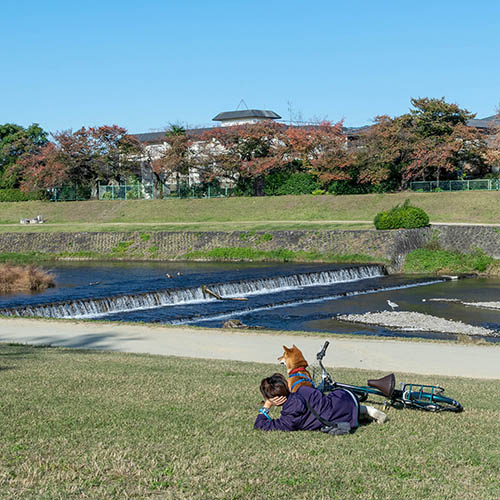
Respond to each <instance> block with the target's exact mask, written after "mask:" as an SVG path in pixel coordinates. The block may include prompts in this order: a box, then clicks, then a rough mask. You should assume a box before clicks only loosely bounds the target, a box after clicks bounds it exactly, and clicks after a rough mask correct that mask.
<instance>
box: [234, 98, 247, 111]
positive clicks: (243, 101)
mask: <svg viewBox="0 0 500 500" xmlns="http://www.w3.org/2000/svg"><path fill="white" fill-rule="evenodd" d="M242 104H244V105H245V108H247V109H248V106H247V103H246V102H245V99H240V102H239V104H238V107H237V108H236V111H238V109H240V106H241V105H242Z"/></svg>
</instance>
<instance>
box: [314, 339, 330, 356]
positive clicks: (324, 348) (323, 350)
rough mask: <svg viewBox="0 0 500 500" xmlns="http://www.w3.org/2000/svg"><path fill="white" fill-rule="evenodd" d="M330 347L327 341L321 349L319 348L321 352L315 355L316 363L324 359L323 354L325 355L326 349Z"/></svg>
mask: <svg viewBox="0 0 500 500" xmlns="http://www.w3.org/2000/svg"><path fill="white" fill-rule="evenodd" d="M329 345H330V342H328V340H327V341H326V342H325V343H324V344H323V347H322V348H321V351H319V352H318V354H316V359H317V360H318V361H321V360H322V359H323V358H324V357H325V354H326V349H327V348H328V346H329Z"/></svg>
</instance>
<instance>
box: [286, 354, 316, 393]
mask: <svg viewBox="0 0 500 500" xmlns="http://www.w3.org/2000/svg"><path fill="white" fill-rule="evenodd" d="M283 351H284V352H283V356H280V357H279V358H278V361H279V362H280V363H281V364H284V365H286V369H287V372H288V388H289V389H290V392H296V391H297V390H298V388H299V387H302V386H309V387H314V383H313V381H312V380H311V375H310V373H309V372H308V371H307V366H308V363H307V361H306V360H305V358H304V355H303V354H302V351H301V350H300V349H299V348H298V347H297V346H296V345H295V344H294V345H293V346H292V347H291V348H290V349H289V348H288V347H287V346H285V345H284V346H283Z"/></svg>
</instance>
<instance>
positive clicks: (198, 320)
mask: <svg viewBox="0 0 500 500" xmlns="http://www.w3.org/2000/svg"><path fill="white" fill-rule="evenodd" d="M444 281H446V280H441V279H436V280H433V281H422V282H420V283H410V284H408V285H398V286H388V287H385V288H384V287H381V288H370V289H368V290H359V291H355V292H345V293H341V294H337V295H329V296H327V297H320V298H317V299H304V300H296V301H292V302H282V303H280V304H271V305H269V306H264V307H255V308H248V309H244V310H240V311H231V312H228V313H222V314H214V315H213V316H208V315H207V316H203V317H196V318H190V319H187V318H186V319H182V320H174V321H170V322H168V323H167V324H169V325H186V324H188V323H189V324H191V323H203V322H204V321H217V320H224V319H229V318H235V317H238V316H246V315H247V314H253V313H256V312H259V311H269V310H271V309H280V308H285V307H295V306H298V305H301V304H317V303H319V302H327V301H328V300H338V299H342V298H343V297H353V296H356V295H369V294H372V293H379V292H388V291H391V290H403V289H405V288H414V287H417V286H427V285H434V284H436V283H442V282H444Z"/></svg>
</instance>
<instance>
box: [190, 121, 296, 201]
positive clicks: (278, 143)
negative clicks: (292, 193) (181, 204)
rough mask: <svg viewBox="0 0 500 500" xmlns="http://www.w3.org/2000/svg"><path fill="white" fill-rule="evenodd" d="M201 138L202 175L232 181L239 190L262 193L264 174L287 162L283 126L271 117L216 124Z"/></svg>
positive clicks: (207, 177) (206, 177)
mask: <svg viewBox="0 0 500 500" xmlns="http://www.w3.org/2000/svg"><path fill="white" fill-rule="evenodd" d="M202 141H203V142H204V146H203V152H202V155H201V158H200V165H201V176H202V177H203V178H205V179H210V178H212V179H213V178H216V177H217V178H222V179H226V180H229V181H232V182H235V183H236V184H237V186H238V188H239V189H240V190H241V191H242V192H246V193H251V194H257V195H262V194H263V193H264V178H265V176H266V175H267V174H269V173H271V172H272V171H273V170H276V169H280V168H282V167H283V166H284V165H285V164H286V163H287V160H286V151H287V147H286V136H285V126H284V125H282V124H280V123H276V122H273V121H272V120H266V121H259V122H257V123H252V124H248V125H246V124H245V125H235V126H232V127H217V128H214V129H212V130H209V131H208V132H205V133H204V134H203V135H202Z"/></svg>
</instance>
